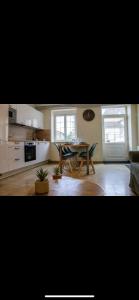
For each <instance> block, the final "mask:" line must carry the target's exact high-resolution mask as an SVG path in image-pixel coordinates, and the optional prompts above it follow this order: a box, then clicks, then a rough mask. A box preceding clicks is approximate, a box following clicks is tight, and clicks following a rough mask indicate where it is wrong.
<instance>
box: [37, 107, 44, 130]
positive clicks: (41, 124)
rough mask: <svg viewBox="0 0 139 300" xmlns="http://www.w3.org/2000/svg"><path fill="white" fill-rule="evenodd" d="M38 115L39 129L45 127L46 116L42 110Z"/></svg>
mask: <svg viewBox="0 0 139 300" xmlns="http://www.w3.org/2000/svg"><path fill="white" fill-rule="evenodd" d="M37 115H38V128H39V129H44V116H43V113H42V112H40V111H37Z"/></svg>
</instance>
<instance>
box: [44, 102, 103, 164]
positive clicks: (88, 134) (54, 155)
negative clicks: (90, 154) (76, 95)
mask: <svg viewBox="0 0 139 300" xmlns="http://www.w3.org/2000/svg"><path fill="white" fill-rule="evenodd" d="M86 108H88V107H86ZM89 108H90V107H89ZM91 108H92V109H93V110H94V112H95V115H96V116H95V119H94V120H93V121H91V122H86V121H84V119H83V112H84V110H85V108H77V136H78V137H79V138H82V139H83V140H84V141H85V142H88V143H89V144H90V145H92V144H93V143H96V142H97V143H98V145H97V148H96V153H95V156H94V160H95V161H102V160H103V158H102V157H103V155H102V130H101V128H102V126H101V107H91ZM43 113H44V126H45V129H51V110H44V111H43ZM58 158H59V157H58V152H57V149H56V147H55V145H53V144H52V145H51V159H52V160H58Z"/></svg>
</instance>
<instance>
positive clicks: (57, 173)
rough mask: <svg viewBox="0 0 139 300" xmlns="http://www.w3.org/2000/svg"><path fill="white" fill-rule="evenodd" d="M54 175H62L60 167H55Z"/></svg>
mask: <svg viewBox="0 0 139 300" xmlns="http://www.w3.org/2000/svg"><path fill="white" fill-rule="evenodd" d="M54 174H55V175H56V176H58V175H61V174H60V168H59V167H55V168H54Z"/></svg>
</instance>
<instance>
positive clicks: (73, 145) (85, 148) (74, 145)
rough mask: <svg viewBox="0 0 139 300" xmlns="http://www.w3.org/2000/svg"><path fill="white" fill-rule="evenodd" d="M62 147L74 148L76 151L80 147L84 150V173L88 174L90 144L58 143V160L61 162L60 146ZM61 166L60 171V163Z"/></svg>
mask: <svg viewBox="0 0 139 300" xmlns="http://www.w3.org/2000/svg"><path fill="white" fill-rule="evenodd" d="M64 147H69V148H73V149H76V151H80V150H81V149H83V150H84V151H86V152H87V164H86V175H89V147H90V144H69V143H68V144H66V143H65V144H61V145H60V162H62V148H64ZM60 166H61V170H60V171H61V173H62V164H60Z"/></svg>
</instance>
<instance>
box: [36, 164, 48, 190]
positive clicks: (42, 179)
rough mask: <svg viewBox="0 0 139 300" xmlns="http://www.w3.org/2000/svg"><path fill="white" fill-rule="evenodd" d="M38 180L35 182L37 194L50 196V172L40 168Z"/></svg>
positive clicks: (37, 174) (37, 173)
mask: <svg viewBox="0 0 139 300" xmlns="http://www.w3.org/2000/svg"><path fill="white" fill-rule="evenodd" d="M36 176H37V177H38V180H36V182H35V194H48V192H49V181H48V171H47V170H43V169H42V168H40V169H39V170H37V172H36Z"/></svg>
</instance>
